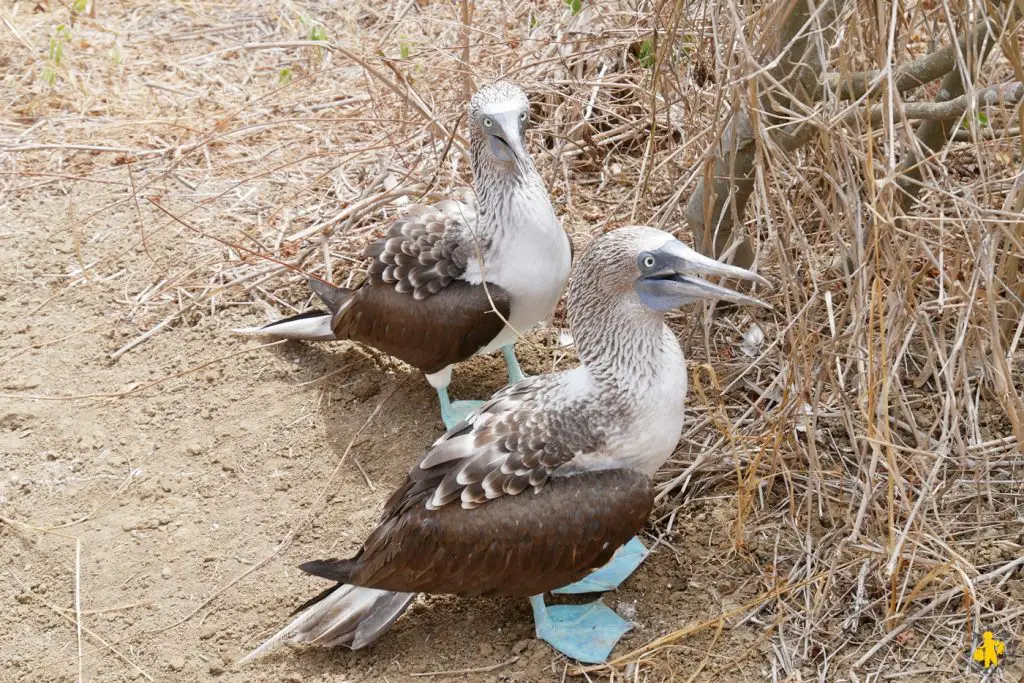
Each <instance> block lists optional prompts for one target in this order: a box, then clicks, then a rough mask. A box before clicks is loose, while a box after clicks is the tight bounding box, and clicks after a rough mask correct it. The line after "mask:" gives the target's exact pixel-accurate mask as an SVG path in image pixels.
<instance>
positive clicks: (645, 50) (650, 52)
mask: <svg viewBox="0 0 1024 683" xmlns="http://www.w3.org/2000/svg"><path fill="white" fill-rule="evenodd" d="M637 59H639V60H640V66H642V67H643V68H645V69H650V68H652V67H653V66H654V41H653V40H651V39H650V38H644V40H643V42H642V43H640V51H639V52H638V53H637Z"/></svg>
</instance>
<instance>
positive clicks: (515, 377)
mask: <svg viewBox="0 0 1024 683" xmlns="http://www.w3.org/2000/svg"><path fill="white" fill-rule="evenodd" d="M501 355H503V356H505V365H507V366H508V383H509V384H515V383H516V382H521V381H523V380H524V379H526V375H524V374H523V369H522V368H521V367H519V359H518V358H516V347H515V345H514V344H506V345H505V346H502V347H501Z"/></svg>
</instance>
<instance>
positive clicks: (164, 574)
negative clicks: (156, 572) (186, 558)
mask: <svg viewBox="0 0 1024 683" xmlns="http://www.w3.org/2000/svg"><path fill="white" fill-rule="evenodd" d="M160 576H162V577H164V578H165V579H169V578H171V568H170V567H164V570H163V571H162V572H160Z"/></svg>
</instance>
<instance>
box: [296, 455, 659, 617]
mask: <svg viewBox="0 0 1024 683" xmlns="http://www.w3.org/2000/svg"><path fill="white" fill-rule="evenodd" d="M410 486H415V484H414V483H413V482H411V481H410V482H407V484H406V487H410ZM406 493H408V491H407V492H406ZM429 495H430V489H429V488H427V487H423V488H422V490H421V492H420V493H419V495H418V496H415V498H418V500H409V499H408V498H406V501H408V502H409V503H411V505H409V506H408V507H405V506H403V508H404V514H401V515H399V516H396V517H390V518H388V519H385V520H384V521H383V522H382V523H381V525H380V526H378V527H377V528H376V529H375V530H374V531H373V533H372V534H371V535H370V537H369V538H368V539H367V540H366V542H365V543H364V544H363V548H362V550H361V551H360V553H359V555H357V556H356V557H355V558H353V559H352V560H324V561H319V562H310V563H307V564H304V565H302V566H301V568H302V569H303V571H306V572H308V573H311V574H315V575H317V576H322V577H324V578H329V579H334V580H337V581H340V582H342V583H350V584H353V585H356V586H365V587H368V588H379V589H384V590H391V591H400V592H420V593H453V594H456V595H466V596H476V595H504V596H520V597H528V596H531V595H538V594H540V593H544V592H547V591H550V590H554V589H555V588H560V587H562V586H566V585H568V584H570V583H573V582H574V581H577V580H579V579H581V578H583V577H584V576H586V575H587V574H589V573H590V571H592V570H593V569H596V568H597V567H600V566H602V565H604V564H605V563H606V562H607V561H608V560H609V559H610V558H611V556H612V554H613V553H614V552H615V550H616V549H617V548H618V547H619V546H621V545H623V544H624V543H625V542H626V541H628V540H629V539H630V538H631V537H633V536H634V535H635V534H636V533H637V532H638V531H639V530H640V529H641V528H642V527H643V525H644V523H645V522H646V521H647V516H648V514H650V511H651V509H652V507H653V506H654V491H653V487H652V485H651V480H650V479H649V478H648V477H647V476H646V475H645V474H643V473H640V472H636V471H634V470H625V469H617V470H598V471H584V472H579V473H576V474H573V475H570V476H565V477H551V478H550V479H548V481H547V483H546V485H545V486H544V487H543V488H542V489H541V490H540V492H538V493H536V494H534V493H524V494H522V495H519V496H505V497H502V498H499V499H496V500H492V501H489V502H488V503H487V504H486V505H482V506H480V507H477V508H473V509H465V508H462V507H460V506H456V505H446V506H444V507H442V508H440V509H436V510H430V509H427V508H426V506H425V505H423V503H424V501H425V500H426V498H427V497H428V496H429Z"/></svg>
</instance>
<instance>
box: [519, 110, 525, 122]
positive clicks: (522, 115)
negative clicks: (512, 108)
mask: <svg viewBox="0 0 1024 683" xmlns="http://www.w3.org/2000/svg"><path fill="white" fill-rule="evenodd" d="M519 121H520V122H522V123H525V122H526V112H525V111H524V112H523V113H522V114H520V115H519Z"/></svg>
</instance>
